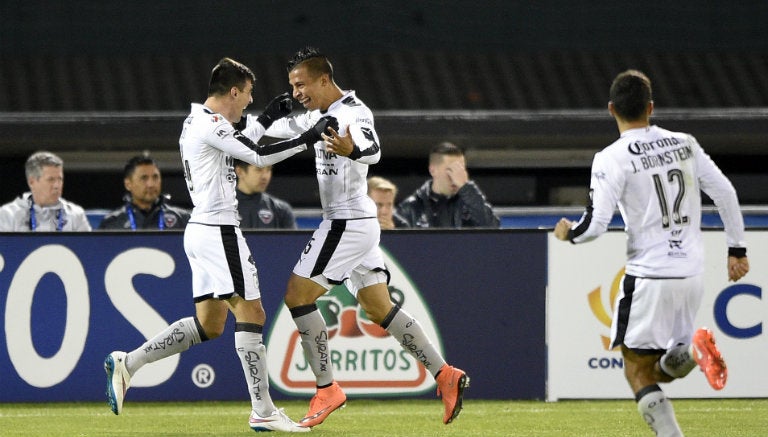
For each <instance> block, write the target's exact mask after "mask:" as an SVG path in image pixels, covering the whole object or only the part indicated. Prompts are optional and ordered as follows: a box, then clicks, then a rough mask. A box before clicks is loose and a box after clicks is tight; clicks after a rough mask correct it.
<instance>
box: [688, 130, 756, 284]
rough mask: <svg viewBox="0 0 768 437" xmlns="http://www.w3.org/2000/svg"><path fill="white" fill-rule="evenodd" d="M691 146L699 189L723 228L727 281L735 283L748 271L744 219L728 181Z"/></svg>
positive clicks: (701, 151)
mask: <svg viewBox="0 0 768 437" xmlns="http://www.w3.org/2000/svg"><path fill="white" fill-rule="evenodd" d="M694 147H695V157H696V158H695V159H696V165H697V168H698V170H699V186H700V187H701V190H702V191H704V192H705V193H706V194H707V195H708V196H709V197H710V198H711V199H712V201H713V202H715V205H716V206H717V211H718V213H719V214H720V219H721V220H722V221H723V225H724V228H725V237H726V242H727V244H728V279H729V280H731V281H738V280H739V279H741V278H742V277H744V275H746V274H747V273H748V272H749V260H748V259H747V243H746V241H745V235H744V217H743V216H742V214H741V208H740V206H739V198H738V195H737V194H736V189H735V188H733V184H731V181H730V180H729V179H728V178H727V177H726V176H725V175H724V174H723V172H722V171H721V170H720V168H719V167H718V166H717V165H716V164H715V163H714V161H712V158H710V157H709V155H707V154H706V153H705V152H704V150H703V149H702V148H701V147H700V146H699V145H698V144H695V145H694Z"/></svg>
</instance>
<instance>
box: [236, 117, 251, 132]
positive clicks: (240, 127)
mask: <svg viewBox="0 0 768 437" xmlns="http://www.w3.org/2000/svg"><path fill="white" fill-rule="evenodd" d="M247 124H248V117H246V116H245V115H243V116H242V117H240V121H238V122H237V123H235V124H233V125H232V126H234V127H235V129H237V130H239V131H242V130H243V129H245V125H247Z"/></svg>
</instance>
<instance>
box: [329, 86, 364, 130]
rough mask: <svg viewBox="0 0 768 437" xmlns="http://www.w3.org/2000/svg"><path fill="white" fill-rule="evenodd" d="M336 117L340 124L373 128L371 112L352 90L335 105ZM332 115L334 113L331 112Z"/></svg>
mask: <svg viewBox="0 0 768 437" xmlns="http://www.w3.org/2000/svg"><path fill="white" fill-rule="evenodd" d="M335 109H336V111H334V112H336V114H338V116H337V118H338V119H339V122H340V123H341V124H357V125H364V126H367V127H369V128H373V126H374V124H373V113H372V112H371V110H370V108H368V106H366V104H365V103H363V101H362V100H360V98H359V97H357V95H355V92H354V91H349V92H348V93H347V94H345V95H344V97H342V98H341V99H340V100H339V102H338V104H336V105H335ZM331 115H334V114H331Z"/></svg>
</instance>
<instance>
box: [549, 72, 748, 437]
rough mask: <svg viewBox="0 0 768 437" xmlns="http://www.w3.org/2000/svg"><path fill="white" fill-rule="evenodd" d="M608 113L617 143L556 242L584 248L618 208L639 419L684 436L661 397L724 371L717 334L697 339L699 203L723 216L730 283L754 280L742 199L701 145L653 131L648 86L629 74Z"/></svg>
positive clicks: (617, 320)
mask: <svg viewBox="0 0 768 437" xmlns="http://www.w3.org/2000/svg"><path fill="white" fill-rule="evenodd" d="M608 110H609V111H610V113H611V115H612V116H613V117H614V118H615V120H616V123H617V126H618V128H619V132H620V134H621V136H620V138H619V139H618V140H616V141H615V142H614V143H613V144H611V145H610V146H608V147H606V148H605V149H603V150H602V151H600V152H598V153H597V154H596V155H595V158H594V161H593V163H592V179H591V185H590V203H589V205H588V206H587V209H586V212H585V213H584V215H583V216H582V217H581V219H580V220H579V221H578V222H575V223H572V222H571V221H569V220H567V219H565V218H563V219H561V220H560V221H559V222H558V223H557V225H556V226H555V231H554V234H555V236H556V237H557V238H558V239H560V240H564V241H570V242H572V243H583V242H587V241H590V240H593V239H595V238H597V237H598V236H600V235H601V234H602V233H603V232H605V230H606V229H607V227H608V223H609V222H610V220H611V218H612V217H613V211H614V209H615V207H616V206H617V205H618V208H619V211H620V212H621V216H622V218H623V219H624V223H625V231H626V233H627V265H626V273H625V275H624V278H623V280H622V281H621V287H620V293H619V296H618V297H617V302H616V312H615V314H614V316H613V324H612V326H611V337H612V338H611V341H612V347H617V346H621V352H622V355H623V357H624V371H625V372H624V373H625V376H626V378H627V381H628V382H629V385H630V387H631V389H632V392H633V393H634V394H635V400H636V401H637V408H638V411H639V412H640V415H641V416H642V417H643V418H644V419H645V420H646V421H647V422H648V424H649V425H650V426H651V428H652V429H653V430H654V432H656V435H658V436H681V435H682V432H681V431H680V428H679V426H678V424H677V420H676V419H675V413H674V410H673V409H672V404H671V402H669V399H667V397H666V396H665V395H664V392H663V391H662V390H661V388H660V387H659V385H658V384H659V383H664V382H670V381H672V380H674V379H676V378H682V377H684V376H686V375H687V374H688V373H689V372H690V371H691V370H692V369H693V368H694V367H695V366H696V364H698V365H699V367H700V368H701V370H702V371H703V372H704V374H705V376H706V378H707V380H708V381H709V383H710V385H711V386H712V387H713V388H714V389H716V390H720V389H722V388H723V387H724V386H725V382H726V378H727V369H726V366H725V361H724V360H723V358H722V355H721V354H720V351H719V350H718V348H717V347H716V345H715V341H714V337H713V334H712V332H711V331H710V330H708V329H706V328H701V329H699V330H697V331H696V332H695V333H694V329H693V323H694V320H695V317H696V313H697V311H698V309H699V306H700V304H701V298H702V295H703V292H704V282H703V281H704V279H703V272H704V246H703V241H702V232H701V193H700V191H701V190H703V191H704V192H705V193H707V194H708V195H709V196H710V197H711V198H712V200H714V202H715V204H716V205H717V207H718V211H719V213H720V217H721V218H722V219H723V223H724V224H725V232H726V237H727V244H728V254H727V255H728V256H727V260H728V261H727V262H728V278H729V279H730V280H732V281H737V280H739V279H741V277H743V276H744V275H745V274H747V272H748V271H749V262H748V260H747V256H746V253H747V249H746V243H745V241H744V221H743V219H742V216H741V211H740V209H739V202H738V198H737V196H736V191H735V190H734V188H733V186H732V185H731V183H730V181H729V180H728V179H727V178H726V177H725V176H724V175H723V173H722V172H721V171H720V169H719V168H718V167H717V166H716V165H715V163H714V162H713V161H712V159H710V157H709V156H708V155H707V154H706V153H705V152H704V150H703V149H702V148H701V146H700V145H699V144H698V142H697V141H696V139H695V138H694V137H693V136H691V135H689V134H685V133H679V132H672V131H668V130H666V129H662V128H660V127H658V126H655V125H651V124H650V121H649V119H650V116H651V113H652V112H653V100H652V95H651V82H650V80H649V79H648V77H647V76H645V74H643V73H641V72H639V71H637V70H628V71H625V72H623V73H621V74H619V75H618V76H617V77H616V78H615V79H614V81H613V84H612V85H611V89H610V102H609V103H608Z"/></svg>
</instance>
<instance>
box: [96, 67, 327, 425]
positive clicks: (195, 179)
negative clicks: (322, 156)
mask: <svg viewBox="0 0 768 437" xmlns="http://www.w3.org/2000/svg"><path fill="white" fill-rule="evenodd" d="M255 80H256V78H255V76H254V74H253V72H252V71H251V70H250V69H249V68H248V67H246V66H245V65H243V64H241V63H239V62H237V61H234V60H232V59H230V58H224V59H222V60H221V61H220V62H219V63H218V64H217V65H216V66H215V67H214V68H213V70H212V72H211V80H210V84H209V88H208V98H207V99H206V101H205V103H204V104H202V105H201V104H197V103H193V104H192V110H191V112H190V114H189V116H188V117H187V119H186V120H185V121H184V127H183V130H182V133H181V137H180V139H179V145H180V147H181V160H182V164H183V166H184V176H185V178H186V181H187V188H188V190H189V194H190V196H191V198H192V202H193V203H194V209H193V210H192V215H191V217H190V220H189V223H188V225H187V227H186V229H185V231H184V250H185V251H186V253H187V257H188V259H189V263H190V267H191V270H192V294H193V298H194V302H195V313H196V315H195V316H194V317H187V318H183V319H181V320H178V321H176V322H174V323H172V324H171V325H170V326H169V327H168V328H167V329H165V330H163V331H161V332H159V333H158V334H157V335H155V336H154V337H152V338H150V339H148V340H147V341H146V342H145V343H144V344H143V345H141V346H140V347H138V348H136V349H135V350H133V351H131V352H128V353H126V352H121V351H115V352H112V353H110V354H109V355H108V356H107V358H106V359H105V362H104V367H105V370H106V372H107V396H108V398H109V404H110V407H111V408H112V411H113V412H114V413H115V414H120V413H121V412H122V407H123V400H124V399H125V393H126V391H127V390H128V387H129V386H130V380H131V376H132V375H134V374H135V373H136V371H138V370H139V369H140V368H141V367H142V366H143V365H145V364H148V363H151V362H154V361H157V360H159V359H162V358H166V357H168V356H171V355H174V354H178V353H181V352H183V351H185V350H187V349H188V348H189V347H190V346H193V345H195V344H198V343H201V342H203V341H206V340H209V339H214V338H216V337H218V336H220V335H221V334H222V333H223V331H224V326H225V323H226V320H227V314H228V310H229V311H231V312H232V314H233V315H234V316H235V349H236V351H237V355H238V357H239V358H240V361H241V364H242V368H243V373H244V375H245V379H246V383H247V388H248V392H249V394H250V397H251V407H252V411H251V415H250V418H249V426H250V427H251V428H252V429H254V430H256V431H285V432H306V431H308V430H309V429H308V428H306V427H303V426H298V425H297V424H296V423H295V422H293V421H292V420H291V419H290V418H288V416H287V415H286V414H285V413H284V412H283V410H282V409H278V408H276V407H275V404H274V403H273V402H272V399H271V397H270V395H269V379H268V375H267V367H266V348H265V346H264V344H263V342H262V330H263V326H264V322H265V321H266V315H265V313H264V308H263V307H262V305H261V294H260V291H259V281H258V277H257V271H256V265H255V264H254V262H253V258H252V257H251V253H250V250H249V249H248V246H247V245H246V242H245V239H244V238H243V235H242V233H241V232H240V228H239V227H238V220H239V219H238V212H237V200H236V198H235V183H236V177H235V171H234V167H233V163H234V159H235V158H237V159H240V160H242V161H246V162H248V163H251V164H254V165H257V166H261V167H263V166H269V165H273V164H275V163H276V162H279V161H281V160H283V159H285V158H287V157H289V156H291V155H294V154H296V153H299V152H301V151H303V150H306V149H307V144H312V143H314V142H316V141H318V140H319V139H320V138H321V137H320V133H321V132H323V131H324V130H325V126H326V124H327V119H320V120H319V121H318V123H316V125H312V126H310V127H309V128H308V129H307V130H306V132H302V133H301V135H299V136H298V137H297V138H294V139H290V140H286V141H281V142H279V143H275V144H271V145H269V146H258V145H257V144H256V141H258V139H259V138H260V137H261V136H262V135H263V134H264V131H265V128H267V127H269V125H270V124H271V123H272V122H273V121H274V120H276V119H278V118H280V117H284V116H285V115H287V114H289V113H290V112H291V100H290V96H288V95H287V94H284V95H281V96H278V97H276V98H275V99H273V100H272V101H271V102H270V103H269V105H268V106H267V108H266V109H265V111H264V113H262V114H261V115H259V116H258V117H253V116H250V115H248V116H247V117H245V118H243V119H241V118H242V114H243V110H244V109H245V107H246V106H248V105H249V104H250V103H252V102H253V99H252V97H251V92H252V90H253V82H254V81H255ZM236 123H237V127H238V128H235V127H234V125H235V124H236ZM239 129H242V130H239Z"/></svg>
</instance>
